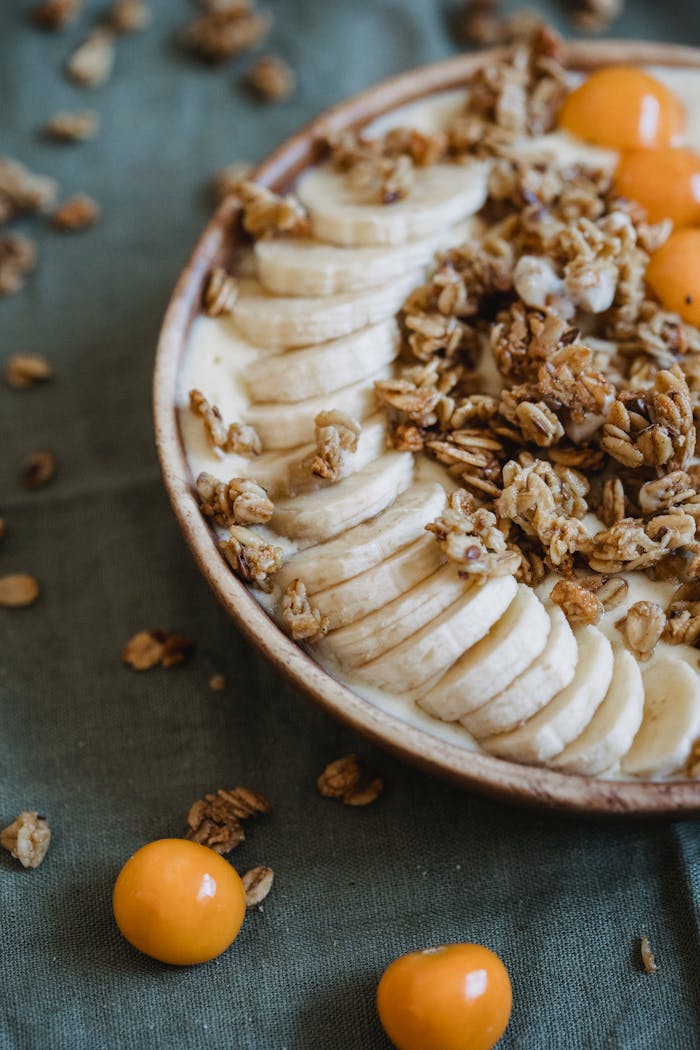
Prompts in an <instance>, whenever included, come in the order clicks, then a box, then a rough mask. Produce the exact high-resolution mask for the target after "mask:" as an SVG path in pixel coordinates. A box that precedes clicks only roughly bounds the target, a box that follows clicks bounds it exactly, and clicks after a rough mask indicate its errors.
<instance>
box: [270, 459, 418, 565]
mask: <svg viewBox="0 0 700 1050" xmlns="http://www.w3.org/2000/svg"><path fill="white" fill-rule="evenodd" d="M412 477H413V456H412V455H411V453H410V452H387V453H386V454H385V455H383V456H380V458H379V459H376V460H374V462H373V463H370V464H369V466H367V467H365V469H364V470H360V471H358V472H357V473H356V474H351V475H350V476H349V477H347V478H345V479H344V480H343V481H339V482H338V483H337V485H331V486H330V487H329V488H324V489H318V490H317V491H316V492H308V493H305V494H304V495H303V496H297V497H296V498H291V499H286V500H280V501H279V502H278V503H277V504H276V506H275V513H274V515H273V517H272V521H271V523H270V527H271V528H272V529H273V530H274V531H275V532H278V533H279V534H280V535H282V536H287V537H289V539H292V540H298V541H299V542H301V543H304V544H311V543H320V542H321V541H322V540H326V539H329V538H330V537H331V536H337V535H338V534H339V533H341V532H345V531H346V529H350V528H352V526H353V525H359V523H360V522H361V521H366V520H367V519H368V518H372V517H374V515H375V514H379V513H380V511H382V510H384V509H385V508H386V507H388V506H389V505H390V504H391V503H393V502H394V500H395V499H396V497H397V496H398V495H399V494H400V493H401V492H404V491H405V490H406V489H407V488H408V486H409V485H410V484H411V480H412Z"/></svg>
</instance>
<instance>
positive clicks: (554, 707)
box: [480, 627, 613, 765]
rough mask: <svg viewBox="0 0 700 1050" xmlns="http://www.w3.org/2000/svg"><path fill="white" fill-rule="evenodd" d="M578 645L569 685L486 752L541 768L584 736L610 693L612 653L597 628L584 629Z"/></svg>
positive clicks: (493, 740) (490, 742)
mask: <svg viewBox="0 0 700 1050" xmlns="http://www.w3.org/2000/svg"><path fill="white" fill-rule="evenodd" d="M576 641H577V644H578V650H579V654H578V663H577V664H576V674H575V675H574V677H573V680H572V682H571V683H570V685H568V686H567V687H566V689H562V691H561V692H560V693H558V694H557V695H556V696H555V697H554V699H553V700H550V702H549V703H548V704H547V706H546V707H543V708H542V710H541V711H538V712H537V714H536V715H533V717H532V718H530V719H529V720H528V721H527V722H526V723H525V724H524V725H522V726H520V727H519V728H518V729H513V730H512V731H511V732H510V733H499V734H497V735H496V736H489V737H486V739H484V740H482V741H480V743H481V746H482V747H483V748H484V749H485V750H486V751H489V752H490V753H491V754H492V755H499V756H500V757H501V758H511V759H514V760H515V761H516V762H529V763H532V764H534V765H539V764H542V763H543V762H547V761H548V760H549V759H551V758H553V757H554V755H558V754H559V753H560V752H561V751H563V750H564V748H565V747H566V745H567V744H569V743H571V741H572V740H575V739H576V737H577V736H579V735H580V734H581V733H582V732H583V730H584V729H585V727H586V726H587V725H588V723H589V722H590V721H591V719H592V718H593V715H594V714H595V712H596V711H597V709H598V706H599V705H600V704H601V703H602V700H603V697H604V696H605V694H606V692H607V691H608V687H609V685H610V681H611V679H612V672H613V652H612V646H611V645H610V642H609V641H608V639H607V638H606V637H605V635H604V634H602V633H601V632H600V631H599V630H598V628H597V627H583V628H581V629H580V630H579V631H577V632H576Z"/></svg>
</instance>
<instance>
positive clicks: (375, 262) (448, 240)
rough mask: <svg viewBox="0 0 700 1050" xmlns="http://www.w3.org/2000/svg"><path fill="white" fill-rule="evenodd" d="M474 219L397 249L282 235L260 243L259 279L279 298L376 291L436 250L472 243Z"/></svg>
mask: <svg viewBox="0 0 700 1050" xmlns="http://www.w3.org/2000/svg"><path fill="white" fill-rule="evenodd" d="M477 235H478V223H477V221H476V220H474V219H470V220H468V221H467V222H461V223H458V224H457V225H456V226H452V227H450V229H449V230H446V231H445V232H444V233H442V232H441V233H439V234H438V235H434V234H432V233H431V235H430V236H429V237H427V238H425V239H424V240H420V241H411V242H409V243H408V244H404V245H401V246H399V247H396V248H390V247H383V248H339V247H337V246H336V245H333V244H320V243H319V242H318V241H312V240H299V239H297V238H294V237H290V238H288V239H287V240H285V239H284V238H282V237H278V238H275V239H273V240H270V241H258V242H257V244H256V245H255V256H256V260H257V266H258V278H259V280H260V283H261V284H262V285H263V287H264V288H266V289H267V291H268V292H274V294H275V295H313V296H316V295H339V294H341V295H342V294H343V293H344V292H361V291H365V290H366V289H367V288H374V287H375V286H376V285H378V284H384V283H385V282H386V281H391V280H393V279H394V278H395V277H401V275H402V274H405V273H409V272H410V271H411V270H417V269H418V268H419V267H422V266H425V265H427V263H428V262H429V261H430V260H431V259H432V257H433V255H434V254H435V252H436V251H440V250H445V249H447V248H451V247H454V246H455V245H457V244H464V243H465V242H467V241H470V240H473V239H474V238H475V237H476V236H477Z"/></svg>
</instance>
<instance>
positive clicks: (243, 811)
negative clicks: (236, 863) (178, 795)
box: [185, 787, 270, 854]
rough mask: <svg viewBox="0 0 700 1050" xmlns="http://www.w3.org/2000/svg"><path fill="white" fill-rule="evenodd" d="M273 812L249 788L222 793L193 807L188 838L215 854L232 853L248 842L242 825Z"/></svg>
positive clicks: (267, 803) (206, 797)
mask: <svg viewBox="0 0 700 1050" xmlns="http://www.w3.org/2000/svg"><path fill="white" fill-rule="evenodd" d="M269 812H270V803H269V802H268V801H267V799H266V798H263V796H262V795H258V794H257V792H255V791H251V790H250V789H249V788H244V787H235V788H233V789H232V790H230V791H225V790H223V789H219V791H217V792H216V794H215V795H205V796H204V798H203V799H200V800H199V801H198V802H195V803H193V805H192V806H191V807H190V811H189V813H188V814H187V825H188V831H187V833H186V834H185V838H187V839H190V840H191V841H192V842H199V843H201V844H202V845H204V846H208V847H209V848H210V849H213V850H214V851H215V852H216V853H222V854H223V853H230V852H231V850H232V849H235V847H236V846H237V845H238V844H239V843H240V842H243V840H244V839H245V832H244V830H243V823H242V822H243V821H244V820H249V819H250V818H251V817H257V816H259V815H260V814H263V813H269Z"/></svg>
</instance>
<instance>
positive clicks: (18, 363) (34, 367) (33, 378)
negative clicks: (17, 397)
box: [5, 354, 54, 390]
mask: <svg viewBox="0 0 700 1050" xmlns="http://www.w3.org/2000/svg"><path fill="white" fill-rule="evenodd" d="M53 374H54V372H53V367H52V366H51V365H50V364H49V362H48V361H47V360H46V358H45V357H42V355H41V354H12V356H11V357H10V358H9V360H8V362H7V366H6V368H5V379H6V380H7V382H8V383H9V384H10V386H12V387H14V388H15V390H26V389H27V388H28V387H32V386H36V385H37V384H38V383H47V382H48V381H49V379H53Z"/></svg>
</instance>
